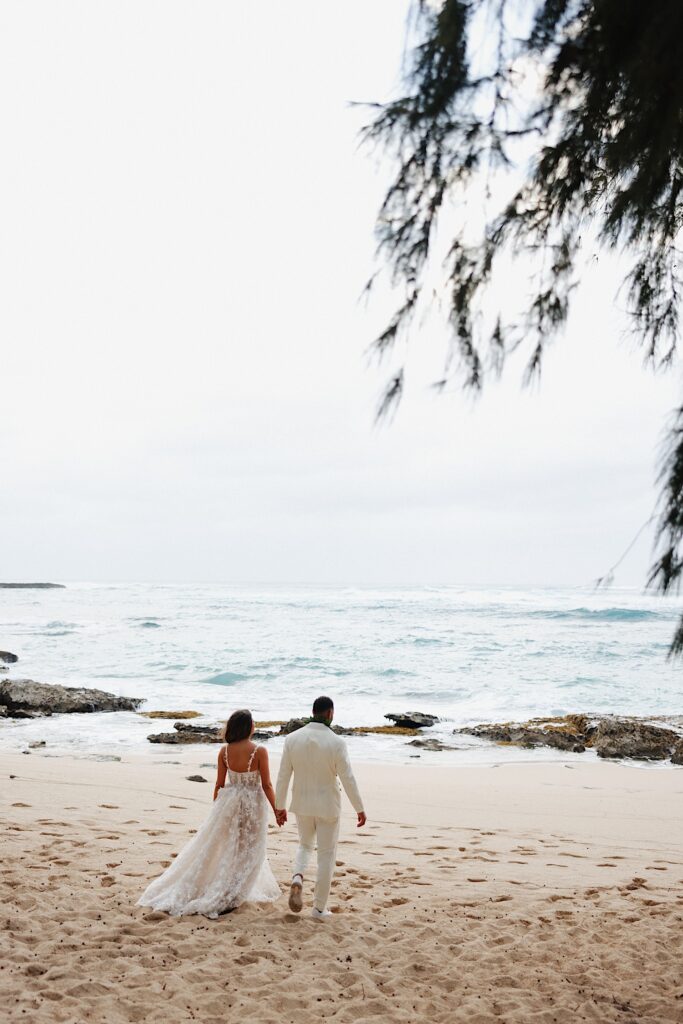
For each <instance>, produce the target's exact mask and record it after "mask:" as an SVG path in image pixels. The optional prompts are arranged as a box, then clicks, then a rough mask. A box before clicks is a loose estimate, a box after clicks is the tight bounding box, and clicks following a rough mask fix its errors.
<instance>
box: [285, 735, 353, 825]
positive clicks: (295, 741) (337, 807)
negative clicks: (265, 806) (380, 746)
mask: <svg viewBox="0 0 683 1024" xmlns="http://www.w3.org/2000/svg"><path fill="white" fill-rule="evenodd" d="M342 746H343V740H340V739H339V737H338V736H336V735H335V734H334V733H333V732H332V730H331V729H330V728H328V726H326V725H323V724H321V723H319V722H310V723H309V724H308V725H305V726H303V728H301V729H297V731H296V732H294V733H291V734H290V735H289V736H288V737H287V739H286V740H285V750H284V751H283V759H285V758H288V759H289V761H290V762H291V767H292V771H293V774H294V780H293V784H292V801H291V805H290V810H292V811H293V812H294V813H295V814H308V815H313V816H315V817H318V818H337V817H339V813H340V811H341V790H340V787H339V782H338V781H337V766H338V760H339V754H340V748H341V747H342Z"/></svg>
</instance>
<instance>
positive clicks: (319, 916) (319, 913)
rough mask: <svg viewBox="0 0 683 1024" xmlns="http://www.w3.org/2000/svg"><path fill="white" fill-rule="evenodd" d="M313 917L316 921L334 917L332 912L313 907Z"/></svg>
mask: <svg viewBox="0 0 683 1024" xmlns="http://www.w3.org/2000/svg"><path fill="white" fill-rule="evenodd" d="M311 917H314V918H315V920H316V921H320V920H324V919H325V918H326V917H332V911H331V910H318V908H317V907H313V910H312V911H311Z"/></svg>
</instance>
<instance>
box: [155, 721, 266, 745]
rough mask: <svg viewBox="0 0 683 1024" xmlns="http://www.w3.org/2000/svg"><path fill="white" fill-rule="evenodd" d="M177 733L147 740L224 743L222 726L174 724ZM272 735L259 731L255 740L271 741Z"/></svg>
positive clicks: (177, 742) (183, 742)
mask: <svg viewBox="0 0 683 1024" xmlns="http://www.w3.org/2000/svg"><path fill="white" fill-rule="evenodd" d="M173 728H174V729H175V732H158V733H154V734H152V735H151V736H148V737H147V739H148V740H149V742H150V743H170V744H186V743H223V742H224V736H223V726H222V725H189V724H188V723H187V722H174V724H173ZM272 735H273V734H272V733H270V732H265V731H261V730H257V731H256V732H255V733H254V739H255V740H269V739H271V738H272Z"/></svg>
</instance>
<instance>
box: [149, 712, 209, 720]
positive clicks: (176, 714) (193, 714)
mask: <svg viewBox="0 0 683 1024" xmlns="http://www.w3.org/2000/svg"><path fill="white" fill-rule="evenodd" d="M138 714H139V715H142V716H143V718H169V719H173V721H175V722H177V721H182V720H183V719H184V718H201V717H202V713H201V711H138Z"/></svg>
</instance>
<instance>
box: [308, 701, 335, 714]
mask: <svg viewBox="0 0 683 1024" xmlns="http://www.w3.org/2000/svg"><path fill="white" fill-rule="evenodd" d="M333 709H334V701H333V700H332V698H331V697H316V698H315V700H314V701H313V714H314V715H326V714H327V712H328V711H332V710H333Z"/></svg>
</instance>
